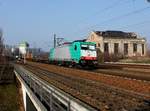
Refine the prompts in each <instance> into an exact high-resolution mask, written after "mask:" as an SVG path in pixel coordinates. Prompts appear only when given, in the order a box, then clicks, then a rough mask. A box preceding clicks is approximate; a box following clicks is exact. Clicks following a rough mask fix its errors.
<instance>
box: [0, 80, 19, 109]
mask: <svg viewBox="0 0 150 111" xmlns="http://www.w3.org/2000/svg"><path fill="white" fill-rule="evenodd" d="M17 100H18V90H17V87H16V85H15V84H14V83H12V84H1V85H0V111H18V109H19V107H18V103H17Z"/></svg>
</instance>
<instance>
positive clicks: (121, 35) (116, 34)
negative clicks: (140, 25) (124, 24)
mask: <svg viewBox="0 0 150 111" xmlns="http://www.w3.org/2000/svg"><path fill="white" fill-rule="evenodd" d="M95 33H96V34H97V35H99V36H102V37H111V38H132V39H133V38H134V39H135V38H137V34H135V33H133V32H123V31H95Z"/></svg>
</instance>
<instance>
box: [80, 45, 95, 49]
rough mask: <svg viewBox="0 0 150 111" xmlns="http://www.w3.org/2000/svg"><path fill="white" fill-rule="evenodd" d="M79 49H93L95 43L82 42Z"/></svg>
mask: <svg viewBox="0 0 150 111" xmlns="http://www.w3.org/2000/svg"><path fill="white" fill-rule="evenodd" d="M81 49H82V50H95V45H86V44H82V45H81Z"/></svg>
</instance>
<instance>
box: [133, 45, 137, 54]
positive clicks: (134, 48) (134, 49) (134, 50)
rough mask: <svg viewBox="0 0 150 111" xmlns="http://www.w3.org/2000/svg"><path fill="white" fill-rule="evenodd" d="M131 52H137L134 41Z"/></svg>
mask: <svg viewBox="0 0 150 111" xmlns="http://www.w3.org/2000/svg"><path fill="white" fill-rule="evenodd" d="M133 52H134V53H135V52H137V44H136V43H133Z"/></svg>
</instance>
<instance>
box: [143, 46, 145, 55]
mask: <svg viewBox="0 0 150 111" xmlns="http://www.w3.org/2000/svg"><path fill="white" fill-rule="evenodd" d="M144 52H145V51H144V44H142V55H144Z"/></svg>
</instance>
